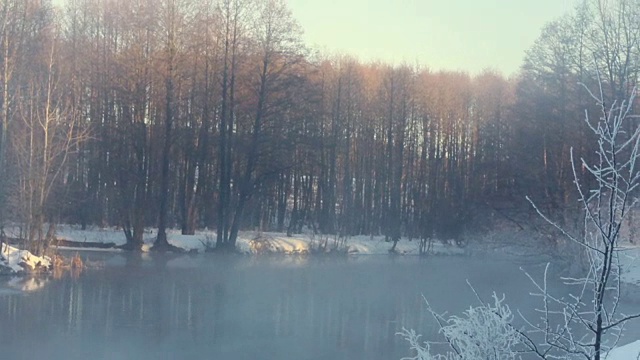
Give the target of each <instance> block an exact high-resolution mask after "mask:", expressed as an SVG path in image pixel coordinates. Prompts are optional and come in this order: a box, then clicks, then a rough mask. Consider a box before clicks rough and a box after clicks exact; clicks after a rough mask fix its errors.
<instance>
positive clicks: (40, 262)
mask: <svg viewBox="0 0 640 360" xmlns="http://www.w3.org/2000/svg"><path fill="white" fill-rule="evenodd" d="M52 269H53V265H52V263H51V259H50V258H49V257H47V256H44V257H40V256H35V255H33V254H32V253H30V252H29V251H27V250H20V249H18V248H15V247H13V246H9V245H7V244H3V245H2V252H1V255H0V274H2V275H9V274H21V273H39V272H49V271H51V270H52Z"/></svg>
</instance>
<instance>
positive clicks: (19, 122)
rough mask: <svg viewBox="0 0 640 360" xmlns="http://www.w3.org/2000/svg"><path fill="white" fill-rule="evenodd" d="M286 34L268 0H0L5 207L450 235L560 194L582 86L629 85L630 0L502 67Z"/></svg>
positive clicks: (280, 14) (289, 23)
mask: <svg viewBox="0 0 640 360" xmlns="http://www.w3.org/2000/svg"><path fill="white" fill-rule="evenodd" d="M300 34H301V29H300V27H299V26H298V25H297V23H296V21H295V19H293V17H292V15H291V13H290V11H289V10H288V9H287V7H286V3H285V1H284V0H197V1H193V0H68V1H67V2H66V3H65V5H64V6H63V7H62V8H55V7H53V5H52V4H51V3H50V2H49V1H46V0H0V100H1V101H0V164H1V165H0V169H1V174H0V210H1V211H2V219H1V220H2V221H5V222H6V221H19V222H22V223H25V222H27V221H30V222H31V223H34V221H35V224H36V226H39V227H40V230H38V231H40V233H42V224H44V223H55V222H67V223H79V224H82V225H83V226H84V225H89V224H96V225H101V226H107V225H110V226H120V227H122V229H123V230H124V232H125V234H126V236H127V240H128V244H129V245H130V246H131V247H132V248H137V247H139V246H141V244H142V234H143V230H144V227H145V226H158V227H159V228H160V235H159V236H158V240H157V243H158V244H159V245H162V244H163V243H164V242H165V240H166V235H163V233H164V231H165V228H167V227H180V228H181V229H182V231H183V233H184V234H192V233H193V232H194V231H195V230H196V229H198V228H204V227H208V228H216V229H217V231H218V237H217V246H219V247H233V246H235V239H236V237H237V233H238V230H240V229H249V228H250V229H255V228H258V229H262V230H275V231H287V232H289V233H295V232H299V231H302V229H303V228H304V227H307V228H312V229H314V230H315V231H318V232H321V233H327V234H329V233H330V234H335V233H337V234H341V235H356V234H368V235H374V234H384V235H386V236H387V237H388V238H389V239H390V240H393V241H397V240H398V239H399V238H400V237H401V236H411V237H419V238H425V237H433V236H436V237H441V238H456V237H459V236H460V235H461V232H462V231H464V230H465V224H467V225H468V224H472V223H473V222H474V219H477V218H478V216H480V215H482V214H486V212H485V211H483V209H496V208H505V209H507V210H506V211H516V210H522V209H523V208H525V207H526V204H525V202H524V201H523V200H524V199H523V198H524V195H526V194H528V195H530V196H531V197H532V198H537V199H540V203H542V204H544V206H546V207H547V208H548V209H550V210H553V211H555V210H558V211H564V210H566V209H568V208H570V205H571V203H572V202H571V200H572V198H571V195H570V191H569V190H570V189H571V186H572V181H573V176H572V170H571V162H570V148H571V147H573V148H574V156H576V158H579V157H587V158H588V157H590V156H594V155H593V154H594V152H593V149H592V148H591V147H592V146H593V145H592V144H593V141H590V139H589V138H588V136H589V135H587V133H588V132H587V131H586V124H585V123H584V121H583V120H584V116H585V115H584V110H585V109H587V110H589V109H594V106H595V104H594V103H593V101H592V99H591V97H590V96H589V94H588V92H587V91H586V89H589V90H590V91H593V92H600V90H602V92H603V93H604V94H605V98H607V99H611V101H613V99H625V98H627V97H628V96H629V95H630V92H631V89H632V88H633V87H634V86H635V85H636V83H637V79H638V69H639V66H640V63H639V61H640V44H639V41H640V1H636V0H633V1H632V0H617V1H606V2H605V1H598V0H587V1H584V3H583V4H581V5H580V6H579V7H577V8H576V9H575V11H573V12H572V13H570V14H568V15H566V16H565V17H563V18H561V19H558V20H556V21H554V22H552V23H550V24H548V25H547V26H546V27H545V28H544V29H543V30H542V33H541V35H540V38H539V39H538V40H537V41H536V42H535V44H533V46H532V48H531V49H530V50H529V52H528V53H527V54H526V57H525V61H524V64H523V66H522V70H521V72H520V73H519V74H518V75H517V76H516V77H514V78H511V79H505V78H504V77H503V76H501V75H500V74H497V73H495V72H492V71H485V72H483V73H481V74H479V75H476V76H471V75H469V74H467V73H462V72H448V71H439V72H433V71H430V70H429V69H422V68H417V67H411V66H407V65H402V66H390V65H387V64H381V63H362V62H359V61H357V60H355V59H353V58H350V57H349V56H333V57H324V56H321V55H320V56H319V55H312V54H310V53H309V51H308V50H307V49H306V48H305V47H304V46H303V44H302V41H301V38H300ZM506 46H508V45H506ZM598 78H600V79H601V80H602V83H603V84H604V85H605V86H604V88H602V89H599V88H597V84H598V81H597V80H598ZM581 84H582V85H581ZM590 115H591V116H599V114H597V113H594V114H590ZM43 119H44V120H46V121H44V120H43ZM43 123H46V124H49V125H50V127H49V129H51V130H49V132H47V130H46V129H44V128H43V127H42V126H41V125H42V124H43ZM87 134H88V136H87ZM80 140H82V141H80ZM47 147H49V149H51V150H49V152H47V150H44V149H47ZM43 190H46V191H43ZM38 231H36V232H35V234H36V235H37V232H38ZM36 235H34V236H35V237H38V236H36ZM40 237H42V236H40Z"/></svg>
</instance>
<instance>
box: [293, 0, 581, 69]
mask: <svg viewBox="0 0 640 360" xmlns="http://www.w3.org/2000/svg"><path fill="white" fill-rule="evenodd" d="M287 1H288V3H289V6H290V8H291V10H292V12H293V15H294V17H295V18H296V19H297V20H298V21H299V22H300V25H301V26H302V28H303V29H304V31H305V35H304V37H305V41H306V43H307V45H308V46H310V47H311V48H313V49H320V50H323V51H328V52H330V53H334V52H335V53H344V54H349V55H353V56H356V57H357V58H359V59H361V60H365V61H368V60H381V61H384V62H391V63H394V64H399V63H403V62H406V63H408V64H416V63H418V64H420V65H421V66H425V67H429V68H431V69H433V70H439V69H447V70H466V71H469V72H471V73H478V72H480V71H482V70H484V69H487V68H489V69H494V70H498V71H500V72H502V73H503V74H504V75H507V76H508V75H511V74H513V73H514V72H516V71H517V70H518V68H519V67H520V65H521V63H522V59H523V57H524V52H525V50H526V49H528V48H530V47H531V45H532V44H533V42H534V41H535V39H536V38H537V37H538V35H539V34H540V30H541V29H542V27H543V25H544V24H546V23H547V22H549V21H552V20H554V19H556V18H558V17H559V16H561V15H563V14H565V13H566V12H568V11H569V10H571V9H572V8H573V6H574V4H575V0H287Z"/></svg>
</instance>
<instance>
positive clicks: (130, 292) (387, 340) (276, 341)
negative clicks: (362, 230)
mask: <svg viewBox="0 0 640 360" xmlns="http://www.w3.org/2000/svg"><path fill="white" fill-rule="evenodd" d="M84 256H86V257H88V258H89V260H91V261H100V262H101V263H103V264H104V267H103V268H101V269H94V270H88V271H85V272H83V273H82V274H81V275H79V276H72V274H65V275H64V276H63V277H62V278H60V279H53V278H51V279H41V280H39V281H28V280H22V281H17V280H13V282H11V283H10V284H7V281H9V279H4V280H3V283H2V285H1V286H0V288H2V291H0V323H1V325H0V353H1V354H2V358H6V359H11V358H17V359H22V358H40V359H143V360H146V359H154V360H156V359H205V358H208V359H274V360H275V359H373V360H378V359H385V360H388V359H400V358H401V357H403V356H407V355H409V354H410V353H409V352H408V350H407V345H406V343H405V342H404V340H403V339H401V338H400V337H399V336H397V335H396V333H397V332H398V331H400V330H401V329H402V327H403V326H404V327H407V328H414V329H416V330H417V331H419V332H421V333H423V334H425V335H426V336H427V337H434V336H435V332H436V327H435V324H434V321H433V320H432V318H431V316H430V315H429V313H428V312H427V311H426V306H425V303H424V300H423V298H422V296H423V295H424V296H425V297H426V298H427V299H429V301H430V303H431V305H432V306H433V307H434V308H435V309H438V310H439V311H449V312H451V313H460V312H461V311H463V310H464V309H466V308H468V307H469V306H470V305H473V304H476V301H477V300H476V299H475V297H474V295H473V293H472V291H471V290H470V289H469V287H468V285H467V284H466V280H467V279H468V280H469V281H470V282H471V283H472V284H473V285H474V286H475V288H477V290H478V292H479V293H480V295H481V296H482V297H485V298H487V299H488V297H489V295H490V294H491V290H492V289H493V290H496V291H497V292H499V293H506V295H507V299H508V302H509V304H511V307H512V308H513V309H518V308H520V309H523V310H524V312H525V313H527V314H531V311H530V310H527V309H531V307H532V304H533V303H534V300H532V299H531V297H530V296H529V295H528V294H529V292H530V291H531V290H532V287H531V284H530V282H529V281H528V280H527V279H526V277H525V275H524V274H523V273H522V271H521V270H520V264H517V263H515V262H512V261H501V260H496V259H492V258H484V259H478V258H469V257H432V258H426V259H421V258H418V257H409V256H407V257H387V256H361V257H356V258H349V259H305V258H297V257H282V258H260V259H256V258H250V257H222V256H193V257H190V256H181V257H175V256H170V255H154V256H150V255H142V256H141V255H135V254H105V253H91V252H88V253H86V254H84ZM528 269H529V271H531V273H532V274H538V275H539V274H541V273H542V267H540V266H537V265H536V266H533V265H531V266H529V267H528ZM21 286H22V287H25V288H27V287H28V288H31V290H33V291H30V292H23V291H16V290H15V289H16V287H21ZM38 287H39V288H38ZM36 288H37V289H36ZM636 335H637V333H636ZM631 336H634V335H631ZM635 337H636V338H637V336H635Z"/></svg>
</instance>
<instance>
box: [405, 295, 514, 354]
mask: <svg viewBox="0 0 640 360" xmlns="http://www.w3.org/2000/svg"><path fill="white" fill-rule="evenodd" d="M504 299H505V298H504V296H502V297H499V296H497V295H496V294H495V293H494V294H493V303H488V304H482V305H480V306H476V307H471V308H469V309H468V310H466V311H465V312H463V314H462V316H450V317H448V318H444V317H443V316H442V315H439V314H436V313H435V312H433V310H431V308H429V309H430V311H431V313H432V314H433V316H434V317H435V319H436V320H437V321H438V323H439V324H440V333H442V335H443V336H444V338H445V339H446V341H447V343H448V344H449V346H450V347H451V350H449V351H448V352H447V353H445V354H431V346H430V344H429V343H428V342H424V343H421V342H420V336H419V335H417V334H416V333H415V331H414V330H407V329H404V330H403V331H402V332H401V333H400V335H402V336H403V337H404V338H405V339H406V340H407V341H408V342H409V345H410V347H411V349H412V351H414V352H415V354H416V356H415V357H411V358H405V360H481V359H482V360H515V359H519V358H520V357H519V352H518V351H517V347H518V346H519V345H520V344H521V343H522V340H523V339H522V337H521V335H520V332H519V331H518V330H517V329H515V328H514V327H513V326H512V325H511V321H512V320H513V314H512V313H511V309H509V306H507V305H506V304H505V303H504Z"/></svg>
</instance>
